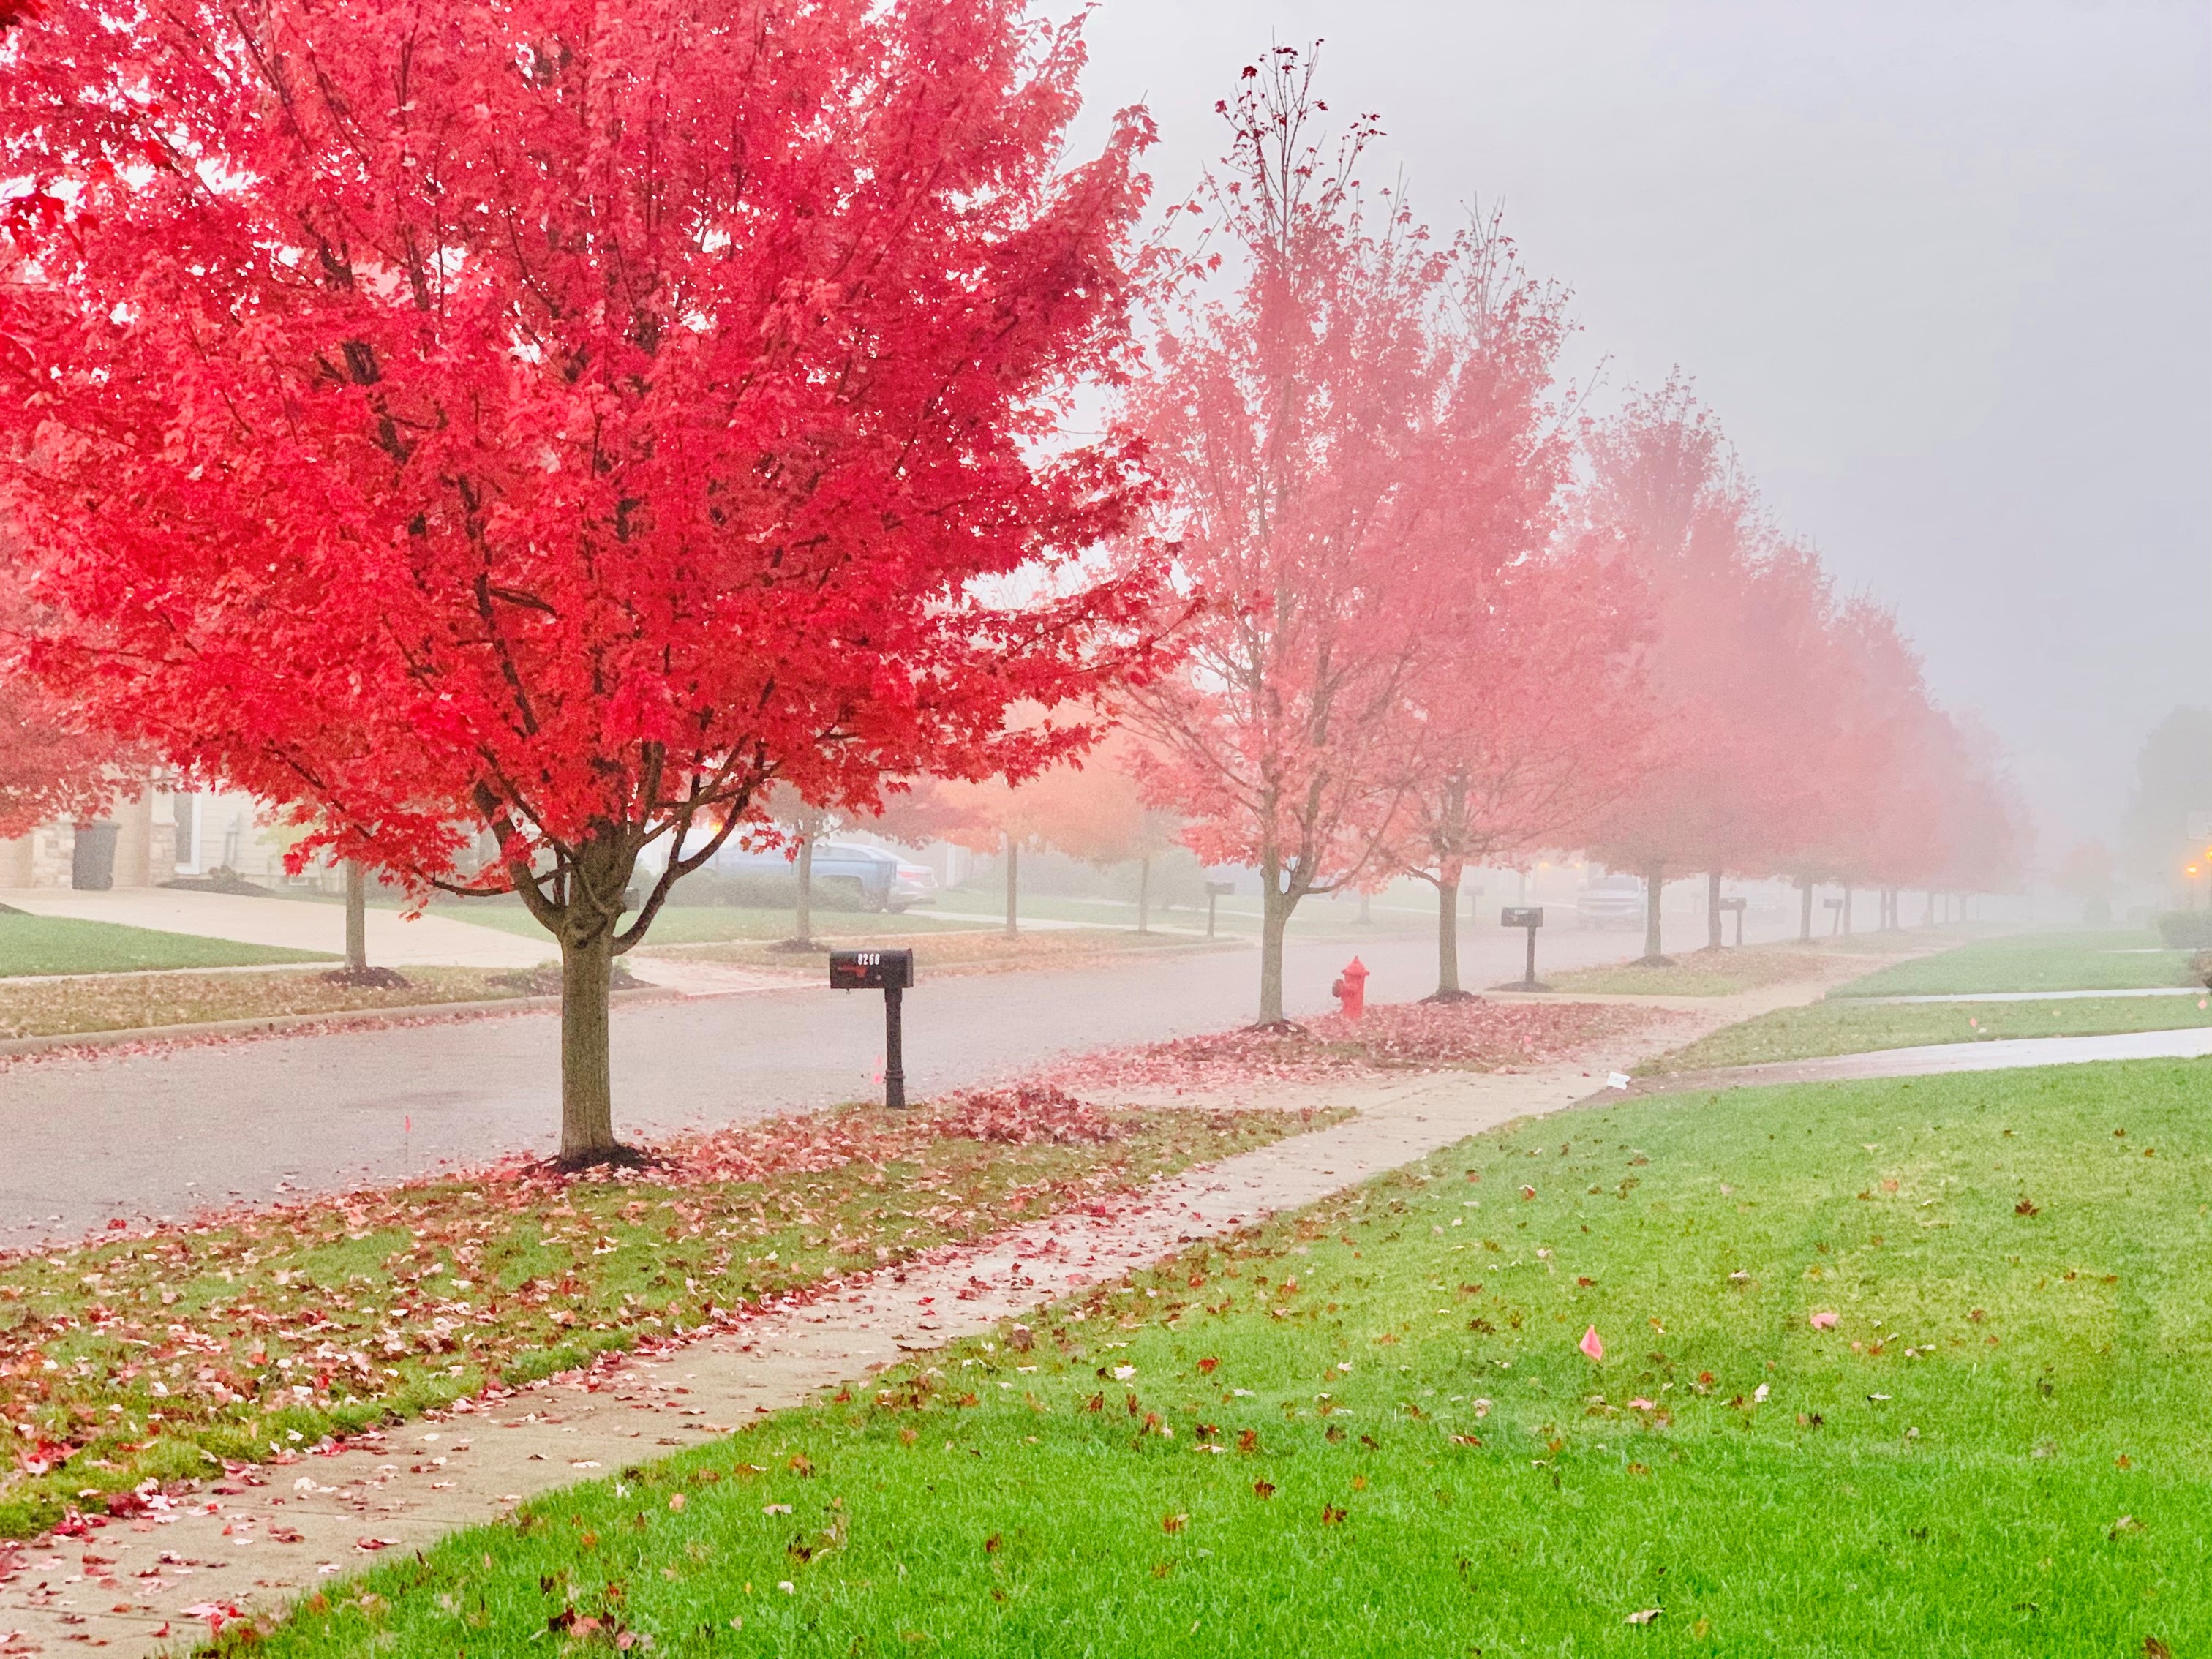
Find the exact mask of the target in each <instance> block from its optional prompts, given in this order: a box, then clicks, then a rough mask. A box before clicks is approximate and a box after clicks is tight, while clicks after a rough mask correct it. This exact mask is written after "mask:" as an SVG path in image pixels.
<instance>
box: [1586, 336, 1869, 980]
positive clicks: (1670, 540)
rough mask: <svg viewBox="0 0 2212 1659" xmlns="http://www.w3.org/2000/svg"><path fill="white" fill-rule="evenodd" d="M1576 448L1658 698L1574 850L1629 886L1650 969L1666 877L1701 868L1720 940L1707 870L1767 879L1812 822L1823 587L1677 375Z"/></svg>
mask: <svg viewBox="0 0 2212 1659" xmlns="http://www.w3.org/2000/svg"><path fill="white" fill-rule="evenodd" d="M1589 447H1590V453H1591V459H1592V465H1593V473H1594V481H1593V484H1592V488H1591V489H1590V491H1589V498H1588V501H1586V503H1585V511H1586V513H1588V515H1589V525H1590V533H1592V534H1595V535H1604V536H1611V537H1613V538H1617V539H1618V541H1619V543H1620V546H1621V548H1622V550H1623V552H1624V555H1625V556H1626V558H1627V559H1628V560H1629V561H1630V562H1631V563H1632V566H1633V567H1634V568H1636V569H1637V570H1638V572H1639V573H1640V574H1641V575H1642V577H1643V579H1644V581H1645V582H1646V583H1647V584H1648V586H1649V588H1650V593H1651V598H1652V606H1653V617H1654V621H1653V626H1652V628H1651V629H1650V636H1649V639H1648V641H1647V642H1646V644H1645V645H1644V647H1643V662H1642V666H1643V669H1644V673H1645V674H1646V676H1647V677H1648V684H1649V686H1650V691H1651V695H1652V696H1653V699H1654V703H1655V708H1654V717H1653V718H1654V724H1653V732H1652V737H1651V739H1650V749H1649V750H1648V752H1647V755H1646V757H1645V766H1644V770H1643V772H1642V775H1640V777H1639V779H1638V781H1637V783H1636V785H1635V786H1634V787H1632V789H1630V790H1628V791H1627V792H1626V793H1624V794H1623V795H1622V796H1621V797H1620V799H1618V800H1616V801H1615V802H1613V804H1612V805H1610V806H1608V807H1607V810H1606V811H1604V812H1603V813H1602V814H1601V816H1600V817H1599V820H1598V822H1597V823H1596V824H1595V829H1594V832H1593V834H1592V835H1591V836H1590V842H1589V844H1590V846H1591V848H1592V850H1593V851H1594V852H1595V854H1596V855H1597V856H1598V857H1599V858H1600V859H1601V860H1602V861H1603V862H1604V863H1606V864H1607V865H1609V866H1612V867H1613V868H1615V869H1621V870H1630V871H1633V872H1637V873H1638V874H1639V875H1641V876H1643V877H1644V883H1645V889H1646V911H1645V926H1644V957H1645V959H1646V960H1647V961H1652V962H1658V961H1663V960H1664V957H1663V956H1662V936H1661V931H1660V895H1661V891H1662V888H1663V886H1664V884H1665V883H1666V881H1667V879H1668V876H1669V875H1670V874H1674V875H1683V874H1688V873H1690V872H1700V871H1701V872H1705V873H1706V876H1707V894H1708V928H1709V940H1708V942H1709V944H1711V945H1718V944H1719V942H1720V884H1721V876H1722V873H1723V872H1727V871H1732V870H1733V871H1744V872H1763V871H1765V870H1767V869H1770V868H1771V867H1773V866H1774V865H1775V864H1776V862H1777V861H1778V860H1780V859H1782V858H1783V857H1784V856H1785V854H1787V852H1788V850H1789V849H1790V848H1793V847H1795V846H1796V844H1797V843H1798V842H1800V841H1802V839H1803V838H1804V837H1805V836H1806V835H1807V833H1808V826H1809V824H1810V823H1811V822H1812V820H1813V819H1814V817H1815V816H1816V815H1817V812H1818V810H1819V799H1818V793H1817V790H1816V789H1815V788H1814V778H1815V774H1814V769H1813V764H1812V763H1811V762H1810V760H1809V759H1808V755H1809V753H1810V752H1811V750H1810V749H1809V747H1808V745H1809V744H1810V743H1811V740H1812V738H1813V736H1814V734H1815V733H1816V732H1818V730H1819V729H1820V724H1821V720H1822V718H1823V717H1822V714H1821V709H1822V704H1821V694H1820V679H1819V675H1818V671H1817V667H1816V665H1817V663H1818V662H1819V660H1820V655H1821V653H1823V652H1824V651H1825V649H1826V640H1827V635H1826V629H1827V624H1828V617H1829V599H1828V592H1827V584H1826V578H1825V577H1824V576H1823V575H1822V574H1821V572H1820V565H1819V562H1818V561H1817V560H1816V559H1814V557H1813V556H1812V555H1811V554H1809V553H1808V552H1806V551H1805V550H1802V549H1801V548H1798V547H1796V546H1794V545H1792V544H1789V543H1787V542H1785V541H1784V540H1783V539H1782V538H1779V537H1778V535H1776V534H1775V533H1774V532H1773V530H1772V529H1771V526H1769V525H1768V524H1767V523H1766V522H1765V519H1764V516H1763V515H1762V513H1760V511H1759V506H1758V503H1757V501H1756V498H1755V497H1754V496H1753V493H1752V491H1751V489H1750V487H1749V485H1748V484H1747V483H1746V482H1745V481H1744V480H1743V479H1742V477H1741V476H1740V475H1739V473H1738V472H1737V471H1736V469H1735V463H1734V459H1733V457H1732V456H1731V454H1730V453H1729V449H1728V447H1727V444H1726V441H1725V439H1724V438H1723V435H1722V433H1721V430H1720V427H1719V424H1718V422H1717V421H1716V420H1715V419H1714V418H1713V416H1712V415H1711V411H1710V410H1706V409H1705V408H1704V407H1703V406H1702V405H1701V404H1699V402H1698V400H1697V398H1695V396H1694V395H1693V393H1692V391H1691V388H1690V386H1689V384H1688V382H1687V381H1686V380H1684V379H1682V378H1681V377H1680V376H1679V375H1677V376H1674V377H1672V378H1670V379H1669V380H1668V381H1667V383H1666V384H1665V385H1664V386H1662V387H1661V388H1660V389H1659V390H1657V391H1656V392H1648V393H1644V394H1640V395H1638V396H1637V397H1635V398H1632V399H1631V400H1630V401H1629V403H1628V404H1627V405H1626V407H1625V408H1624V409H1623V410H1622V411H1621V412H1620V415H1618V416H1616V417H1615V418H1614V419H1613V421H1611V422H1608V423H1607V425H1606V426H1604V427H1603V428H1601V429H1599V430H1598V431H1597V432H1596V433H1595V435H1593V437H1592V439H1591V441H1590V446H1589Z"/></svg>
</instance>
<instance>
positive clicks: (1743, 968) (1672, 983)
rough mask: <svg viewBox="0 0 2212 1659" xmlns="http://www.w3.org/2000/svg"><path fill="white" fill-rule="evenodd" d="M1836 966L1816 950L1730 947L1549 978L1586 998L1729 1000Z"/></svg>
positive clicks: (1562, 988)
mask: <svg viewBox="0 0 2212 1659" xmlns="http://www.w3.org/2000/svg"><path fill="white" fill-rule="evenodd" d="M1834 966H1835V964H1834V963H1833V962H1832V961H1831V960H1830V959H1829V958H1828V957H1827V956H1826V954H1825V953H1824V952H1823V951H1821V949H1820V947H1819V946H1818V945H1815V946H1813V947H1811V948H1807V947H1805V946H1802V945H1772V946H1761V945H1745V946H1743V947H1741V949H1739V948H1737V947H1735V946H1733V945H1731V946H1729V948H1728V949H1726V950H1723V951H1684V952H1682V953H1681V954H1680V955H1678V956H1676V957H1672V958H1670V959H1669V960H1668V962H1666V963H1662V964H1655V965H1646V964H1645V963H1641V962H1624V963H1615V964H1613V965H1610V966H1607V967H1603V968H1571V969H1567V970H1566V971H1565V972H1564V973H1557V974H1547V975H1545V979H1546V981H1547V983H1549V984H1550V986H1551V987H1552V988H1553V990H1555V991H1579V992H1581V993H1582V994H1583V995H1585V996H1666V997H1727V996H1734V995H1735V994H1736V993H1737V992H1739V991H1753V990H1757V989H1758V988H1759V987H1761V986H1763V985H1787V984H1792V983H1795V982H1796V981H1800V980H1808V979H1818V978H1820V975H1823V974H1825V973H1826V972H1828V971H1829V970H1830V969H1832V968H1833V967H1834Z"/></svg>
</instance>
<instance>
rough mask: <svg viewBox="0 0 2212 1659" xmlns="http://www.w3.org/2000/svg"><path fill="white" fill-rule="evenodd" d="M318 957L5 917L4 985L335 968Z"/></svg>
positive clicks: (59, 920)
mask: <svg viewBox="0 0 2212 1659" xmlns="http://www.w3.org/2000/svg"><path fill="white" fill-rule="evenodd" d="M333 960H335V958H333V957H328V956H325V955H323V954H322V953H320V952H319V951H288V950H284V949H283V948H281V947H279V946H276V945H239V944H234V943H233V942H232V941H231V940H229V939H203V938H201V937H200V936H199V935H197V934H196V933H158V932H156V931H155V930H154V929H152V928H150V927H122V926H120V925H119V924H118V923H115V922H112V921H73V920H71V919H70V918H69V917H66V916H33V915H23V914H22V913H21V912H0V979H11V978H15V977H19V976H21V975H25V974H118V973H131V972H134V971H139V970H143V969H159V968H251V967H258V966H260V965H262V964H264V963H280V962H330V961H333Z"/></svg>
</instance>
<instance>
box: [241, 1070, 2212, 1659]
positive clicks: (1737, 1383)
mask: <svg viewBox="0 0 2212 1659" xmlns="http://www.w3.org/2000/svg"><path fill="white" fill-rule="evenodd" d="M2206 1083H2207V1071H2206V1068H2205V1066H2203V1064H2202V1063H2177V1062H2166V1061H2158V1062H2140V1063H2136V1064H2132V1065H2127V1066H2066V1067H2056V1068H2051V1069H2049V1070H2045V1071H2040V1072H2030V1073H2008V1074H2006V1075H2004V1076H2002V1077H1990V1076H1959V1077H1946V1078H1942V1079H1916V1080H1910V1081H1889V1082H1881V1083H1866V1084H1850V1085H1823V1086H1802V1087H1795V1088H1788V1089H1770V1090H1756V1091H1753V1090H1746V1091H1734V1092H1730V1093H1728V1094H1724V1095H1685V1096H1675V1097H1650V1098H1646V1099H1642V1100H1636V1101H1628V1102H1623V1103H1619V1104H1616V1105H1613V1106H1610V1107H1607V1108H1603V1109H1595V1108H1594V1109H1589V1110H1587V1111H1584V1112H1580V1113H1575V1114H1570V1115H1563V1116H1559V1117H1553V1118H1547V1119H1541V1120H1537V1121H1529V1122H1526V1123H1522V1124H1520V1125H1517V1126H1509V1127H1507V1128H1506V1129H1504V1130H1502V1131H1499V1132H1496V1133H1491V1134H1487V1135H1484V1136H1481V1137H1478V1138H1476V1139H1473V1140H1471V1141H1468V1142H1464V1143H1462V1144H1461V1145H1460V1146H1457V1147H1455V1148H1453V1149H1450V1150H1449V1151H1447V1152H1441V1153H1438V1154H1437V1155H1435V1156H1432V1157H1431V1158H1428V1159H1426V1160H1425V1161H1423V1162H1421V1163H1419V1164H1414V1165H1411V1166H1409V1167H1407V1169H1405V1170H1401V1171H1397V1172H1395V1173H1393V1174H1392V1175H1389V1176H1384V1177H1383V1178H1380V1179H1378V1180H1376V1181H1373V1182H1369V1183H1368V1184H1366V1185H1365V1186H1364V1187H1361V1188H1357V1189H1355V1190H1353V1191H1352V1192H1350V1193H1348V1194H1344V1195H1341V1196H1340V1197H1339V1198H1337V1199H1334V1200H1330V1201H1328V1202H1326V1203H1323V1204H1322V1205H1321V1206H1316V1207H1315V1208H1313V1209H1311V1210H1310V1211H1307V1212H1303V1213H1301V1214H1299V1215H1297V1216H1295V1217H1291V1218H1284V1219H1281V1220H1280V1221H1279V1222H1278V1223H1276V1224H1273V1225H1269V1226H1267V1227H1266V1228H1264V1229H1257V1230H1254V1231H1249V1232H1247V1233H1244V1234H1242V1235H1239V1236H1238V1237H1236V1238H1235V1239H1233V1240H1231V1241H1224V1242H1220V1243H1214V1244H1200V1245H1194V1246H1192V1247H1190V1248H1189V1249H1188V1250H1187V1251H1186V1252H1185V1253H1184V1254H1183V1255H1182V1256H1181V1258H1180V1259H1178V1260H1176V1261H1172V1262H1170V1263H1169V1264H1167V1265H1165V1266H1164V1267H1161V1268H1159V1269H1158V1270H1156V1271H1153V1272H1150V1273H1145V1274H1140V1275H1138V1276H1136V1277H1134V1278H1133V1279H1132V1280H1130V1281H1129V1282H1127V1283H1126V1284H1123V1285H1115V1286H1109V1287H1101V1288H1099V1289H1097V1290H1096V1291H1091V1292H1089V1293H1086V1294H1085V1295H1084V1296H1083V1297H1080V1298H1079V1299H1078V1300H1077V1301H1075V1302H1073V1303H1070V1304H1061V1305H1060V1306H1058V1307H1056V1308H1054V1309H1053V1310H1050V1311H1049V1312H1048V1313H1047V1314H1046V1315H1044V1316H1041V1317H1038V1318H1036V1319H1035V1320H1034V1321H1033V1323H1034V1325H1035V1328H1036V1334H1035V1339H1034V1346H1024V1345H1023V1344H1022V1342H1021V1339H1020V1338H1019V1337H1018V1335H1017V1334H1015V1332H1014V1331H1013V1330H1012V1328H1001V1329H1000V1333H999V1334H998V1335H997V1336H996V1337H995V1338H994V1339H993V1340H977V1341H974V1342H969V1343H965V1344H962V1345H959V1346H954V1347H951V1348H949V1349H946V1350H945V1351H943V1352H939V1353H938V1354H935V1355H932V1356H928V1357H926V1358H923V1359H921V1360H918V1361H917V1362H915V1363H914V1364H910V1365H908V1366H905V1367H902V1368H901V1369H899V1370H895V1371H892V1372H890V1373H886V1374H884V1376H880V1377H878V1378H877V1379H875V1380H873V1381H872V1382H870V1383H866V1384H860V1383H854V1384H853V1385H850V1386H848V1387H847V1388H844V1389H840V1390H839V1391H838V1392H837V1393H836V1395H834V1396H832V1397H829V1398H825V1399H823V1401H821V1402H820V1403H819V1404H818V1405H817V1406H815V1407H810V1408H806V1409H801V1410H796V1411H791V1412H787V1413H781V1414H780V1415H777V1416H775V1417H772V1418H768V1419H763V1420H762V1421H761V1422H760V1423H758V1424H757V1425H754V1426H752V1427H751V1428H750V1429H749V1430H747V1431H744V1432H741V1433H739V1434H738V1435H736V1436H735V1437H732V1438H730V1439H726V1440H724V1441H722V1442H720V1443H715V1444H713V1445H708V1446H702V1447H699V1448H696V1449H690V1450H687V1451H685V1452H683V1453H680V1454H677V1455H671V1456H669V1457H667V1458H665V1459H663V1460H660V1461H657V1462H640V1463H638V1464H636V1465H635V1466H632V1467H629V1468H624V1469H623V1470H621V1471H619V1472H618V1473H614V1474H611V1478H607V1479H603V1480H596V1481H593V1482H591V1483H589V1484H586V1485H583V1486H576V1487H574V1488H571V1489H568V1490H565V1491H562V1492H558V1493H556V1494H553V1495H551V1496H549V1497H546V1498H540V1499H538V1500H535V1501H532V1502H531V1503H529V1504H526V1505H525V1506H524V1507H523V1508H522V1509H521V1510H520V1511H518V1513H517V1514H516V1515H515V1516H513V1519H512V1520H510V1521H508V1522H501V1523H499V1524H496V1525H488V1526H482V1527H477V1528H470V1529H468V1530H466V1531H464V1532H461V1533H459V1534H455V1535H453V1537H451V1538H449V1539H447V1541H444V1542H443V1543H441V1544H440V1545H439V1546H437V1547H435V1548H434V1549H432V1550H430V1551H429V1552H428V1553H426V1554H425V1555H424V1556H423V1557H422V1558H420V1559H408V1560H402V1561H394V1562H392V1563H389V1564H388V1565H382V1566H380V1567H377V1568H375V1569H373V1570H371V1571H368V1572H366V1573H364V1574H362V1575H361V1576H359V1577H353V1578H349V1579H346V1580H343V1581H339V1582H334V1583H331V1585H329V1586H328V1587H327V1588H326V1589H324V1590H322V1591H321V1592H319V1593H318V1594H315V1595H312V1596H310V1597H308V1598H307V1600H306V1601H305V1602H304V1603H303V1604H302V1605H301V1607H299V1608H298V1609H297V1610H296V1611H295V1614H294V1615H293V1616H292V1617H291V1618H289V1620H285V1621H283V1622H280V1623H276V1624H275V1625H274V1626H271V1627H267V1628H264V1629H262V1630H248V1631H246V1632H241V1633H240V1638H239V1639H240V1640H245V1639H251V1640H252V1650H253V1651H254V1652H256V1653H257V1654H263V1655H269V1656H284V1659H338V1656H356V1655H360V1656H367V1655H371V1654H378V1653H384V1652H398V1653H405V1654H442V1653H453V1652H460V1653H465V1654H466V1655H468V1656H470V1659H489V1656H509V1655H512V1656H522V1655H529V1654H535V1653H541V1652H548V1651H550V1652H556V1653H558V1652H581V1651H598V1650H623V1649H625V1648H631V1649H635V1648H641V1647H643V1646H644V1645H645V1644H646V1643H647V1639H648V1638H650V1643H651V1650H652V1651H653V1652H655V1653H657V1654H663V1655H671V1656H678V1655H680V1656H693V1655H699V1656H705V1655H714V1656H755V1655H757V1656H768V1655H775V1656H779V1659H814V1656H820V1659H833V1656H836V1659H842V1656H848V1655H852V1654H856V1653H857V1654H863V1655H890V1654H910V1653H948V1654H950V1653H957V1654H960V1655H962V1656H974V1659H994V1656H1008V1659H1012V1656H1024V1659H1026V1656H1030V1655H1034V1654H1039V1653H1054V1654H1079V1653H1099V1654H1107V1653H1112V1654H1143V1655H1146V1656H1148V1659H1174V1656H1182V1655H1189V1656H1204V1659H1228V1656H1247V1655H1249V1656H1267V1659H1275V1656H1279V1655H1284V1654H1293V1653H1332V1654H1334V1653H1359V1654H1377V1655H1404V1656H1408V1659H1411V1656H1417V1655H1420V1656H1425V1655H1434V1654H1444V1653H1450V1654H1463V1653H1478V1652H1479V1653H1480V1654H1482V1655H1485V1656H1490V1659H1496V1656H1504V1655H1517V1656H1533V1655H1536V1654H1557V1653H1561V1652H1565V1651H1570V1650H1571V1651H1572V1652H1575V1653H1577V1654H1600V1655H1602V1654H1613V1653H1632V1654H1636V1655H1638V1656H1645V1655H1653V1654H1696V1655H1744V1656H1751V1655H1757V1656H1762V1659H1765V1656H1773V1655H1804V1656H1813V1655H1822V1656H1827V1655H1836V1654H1846V1653H1849V1654H1859V1653H1875V1652H1885V1653H1916V1654H1917V1653H1936V1652H1972V1653H1974V1654H1976V1655H1979V1656H1999V1655H2019V1656H2031V1655H2033V1656H2042V1655H2047V1654H2053V1653H2106V1654H2123V1653H2126V1654H2144V1653H2149V1654H2154V1655H2160V1654H2165V1653H2167V1652H2172V1653H2174V1654H2186V1653H2196V1652H2199V1651H2202V1650H2205V1649H2206V1648H2207V1646H2208V1644H2212V1598H2207V1597H2206V1596H2205V1595H2203V1587H2204V1586H2205V1585H2206V1584H2207V1583H2212V1449H2209V1448H2208V1442H2207V1439H2206V1436H2205V1433H2204V1430H2203V1400H2204V1398H2205V1395H2206V1394H2207V1392H2208V1390H2212V1219H2208V1218H2207V1206H2206V1203H2205V1200H2204V1193H2203V1183H2202V1181H2201V1179H2200V1178H2199V1173H2198V1172H2199V1171H2201V1170H2202V1169H2203V1161H2204V1159H2205V1158H2206V1157H2207V1156H2208V1155H2212V1124H2208V1121H2207V1119H2206V1116H2205V1114H2204V1112H2203V1102H2204V1099H2205V1090H2206ZM2192 1586H2194V1587H2195V1588H2193V1589H2192V1588H2191V1587H2192Z"/></svg>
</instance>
